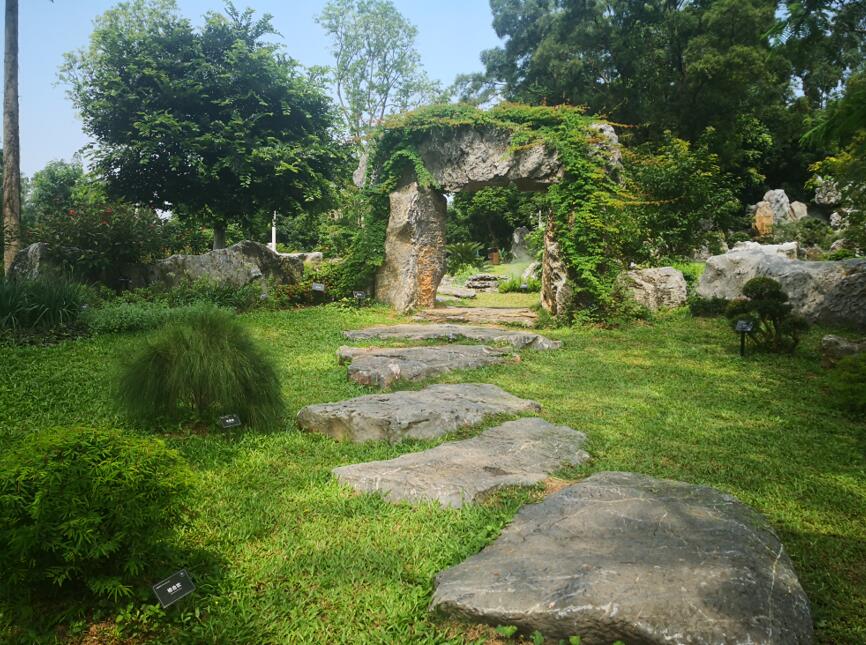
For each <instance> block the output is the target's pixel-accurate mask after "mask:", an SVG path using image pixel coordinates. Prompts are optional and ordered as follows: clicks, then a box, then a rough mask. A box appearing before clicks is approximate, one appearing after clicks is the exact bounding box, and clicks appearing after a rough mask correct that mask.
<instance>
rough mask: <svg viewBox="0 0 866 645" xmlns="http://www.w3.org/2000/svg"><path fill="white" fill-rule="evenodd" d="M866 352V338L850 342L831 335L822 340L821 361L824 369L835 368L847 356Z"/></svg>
mask: <svg viewBox="0 0 866 645" xmlns="http://www.w3.org/2000/svg"><path fill="white" fill-rule="evenodd" d="M862 352H866V338H861V339H860V340H850V339H848V338H843V337H842V336H836V335H834V334H829V335H827V336H824V338H822V339H821V359H822V363H823V365H824V367H833V366H834V365H835V364H836V363H838V362H839V361H840V360H842V359H843V358H845V357H846V356H853V355H854V354H860V353H862Z"/></svg>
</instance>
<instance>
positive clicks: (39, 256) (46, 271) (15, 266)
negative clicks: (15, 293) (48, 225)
mask: <svg viewBox="0 0 866 645" xmlns="http://www.w3.org/2000/svg"><path fill="white" fill-rule="evenodd" d="M67 250H69V251H71V249H67ZM62 256H63V254H62V253H58V252H55V251H54V250H53V249H52V248H51V246H50V245H49V244H47V243H45V242H36V243H34V244H30V245H29V246H25V247H24V248H23V249H21V250H19V251H18V253H16V254H15V258H14V260H13V261H12V266H11V267H9V276H8V277H9V278H10V279H14V280H36V279H37V278H46V277H57V276H60V275H63V273H64V266H63V257H62Z"/></svg>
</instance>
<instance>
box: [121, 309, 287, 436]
mask: <svg viewBox="0 0 866 645" xmlns="http://www.w3.org/2000/svg"><path fill="white" fill-rule="evenodd" d="M118 396H119V402H120V404H121V406H122V407H123V408H124V409H125V410H126V412H127V413H128V414H129V415H130V416H131V417H132V418H134V419H137V420H139V421H142V422H145V423H147V422H153V421H155V420H167V421H184V420H188V419H190V417H191V418H192V420H194V421H199V422H213V421H214V419H215V418H216V417H218V416H220V415H225V414H238V415H240V417H241V420H242V421H243V423H245V424H247V425H253V426H271V425H274V424H276V423H277V422H278V420H279V419H280V417H281V416H282V413H283V400H282V394H281V391H280V383H279V379H278V378H277V372H276V369H275V367H274V365H273V363H272V361H271V360H270V359H269V357H268V356H267V354H266V353H265V351H264V350H262V349H261V348H260V347H259V346H258V345H257V344H256V343H255V342H254V340H253V339H252V338H251V336H250V335H249V333H248V332H247V330H246V329H245V328H244V327H243V325H242V324H241V323H240V321H238V319H237V318H235V317H234V316H233V315H232V314H231V313H229V312H226V311H223V310H220V309H217V308H200V309H198V310H197V311H192V312H190V313H189V315H187V316H185V317H183V319H181V320H177V321H173V322H170V323H169V324H168V325H166V327H165V328H164V329H163V330H161V331H160V332H159V333H158V334H157V336H156V337H155V338H154V339H152V340H151V341H150V342H149V343H148V344H147V346H146V347H145V348H144V349H143V350H142V351H141V352H140V353H139V354H138V355H137V356H135V357H133V358H132V360H130V361H129V362H128V363H127V364H126V365H125V366H124V367H123V369H122V373H121V377H120V383H119V388H118Z"/></svg>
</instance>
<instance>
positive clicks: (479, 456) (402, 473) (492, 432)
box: [332, 417, 589, 508]
mask: <svg viewBox="0 0 866 645" xmlns="http://www.w3.org/2000/svg"><path fill="white" fill-rule="evenodd" d="M585 441H586V436H585V435H584V434H583V433H582V432H577V431H576V430H572V429H571V428H568V427H566V426H555V425H553V424H550V423H548V422H547V421H545V420H543V419H539V418H537V417H531V418H526V419H518V420H516V421H509V422H507V423H504V424H502V425H500V426H497V427H495V428H490V429H489V430H485V431H484V432H483V433H481V434H480V435H478V436H477V437H473V438H471V439H465V440H463V441H453V442H448V443H444V444H442V445H441V446H437V447H435V448H431V449H430V450H424V451H422V452H413V453H409V454H406V455H401V456H400V457H397V458H395V459H389V460H387V461H371V462H368V463H363V464H354V465H351V466H341V467H339V468H335V469H334V470H333V471H332V472H333V474H334V476H335V477H336V478H337V479H339V480H340V481H341V482H342V483H344V484H348V485H349V486H351V487H352V488H354V489H355V490H356V491H358V492H362V493H372V492H380V493H382V495H383V497H384V498H385V499H387V500H388V501H389V502H409V503H411V504H416V503H420V502H426V501H437V502H439V503H440V504H442V505H443V506H453V507H455V508H459V507H461V506H462V505H463V504H465V503H469V502H473V501H475V500H476V499H478V498H479V497H481V496H483V495H486V494H488V493H491V492H493V491H495V490H496V489H499V488H502V487H503V486H532V485H533V484H536V483H538V482H540V481H543V480H544V479H546V478H547V477H548V476H549V475H550V473H551V472H553V471H555V470H557V469H558V468H561V467H562V466H567V465H575V466H576V465H578V464H580V463H583V462H584V461H586V460H587V459H589V455H588V454H587V453H586V452H584V451H583V450H582V449H581V448H582V446H583V444H584V442H585Z"/></svg>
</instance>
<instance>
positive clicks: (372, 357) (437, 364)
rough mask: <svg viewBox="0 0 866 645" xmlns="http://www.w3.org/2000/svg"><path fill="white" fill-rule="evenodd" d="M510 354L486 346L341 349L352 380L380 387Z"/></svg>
mask: <svg viewBox="0 0 866 645" xmlns="http://www.w3.org/2000/svg"><path fill="white" fill-rule="evenodd" d="M508 357H509V354H508V353H507V352H504V351H501V350H498V349H493V348H491V347H486V346H485V345H438V346H422V347H384V348H383V347H340V349H338V350H337V359H338V360H339V362H340V364H341V365H344V364H346V363H350V365H349V368H348V369H349V379H350V380H352V381H355V383H358V384H360V385H370V386H373V387H380V388H383V387H389V386H390V385H392V384H393V383H395V382H396V381H401V380H402V381H421V380H424V379H426V378H430V377H433V376H437V375H439V374H445V373H447V372H453V371H454V370H461V369H472V368H476V367H484V366H486V365H495V364H497V363H502V362H504V361H505V360H507V359H508Z"/></svg>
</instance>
